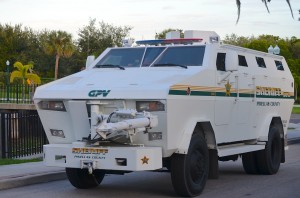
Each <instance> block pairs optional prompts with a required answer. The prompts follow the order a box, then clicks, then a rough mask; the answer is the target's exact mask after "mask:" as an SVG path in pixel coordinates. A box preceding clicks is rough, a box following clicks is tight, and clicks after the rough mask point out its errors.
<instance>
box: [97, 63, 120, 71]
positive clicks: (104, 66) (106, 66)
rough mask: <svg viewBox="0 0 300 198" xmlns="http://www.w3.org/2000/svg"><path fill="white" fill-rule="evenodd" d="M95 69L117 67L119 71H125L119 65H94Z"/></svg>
mask: <svg viewBox="0 0 300 198" xmlns="http://www.w3.org/2000/svg"><path fill="white" fill-rule="evenodd" d="M95 67H96V68H113V67H117V68H119V69H121V70H125V68H124V67H122V66H120V65H113V64H103V65H96V66H95Z"/></svg>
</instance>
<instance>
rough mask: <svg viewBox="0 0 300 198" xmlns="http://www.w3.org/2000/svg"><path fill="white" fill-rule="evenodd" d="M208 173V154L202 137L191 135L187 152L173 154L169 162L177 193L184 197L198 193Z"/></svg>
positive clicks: (197, 134)
mask: <svg viewBox="0 0 300 198" xmlns="http://www.w3.org/2000/svg"><path fill="white" fill-rule="evenodd" d="M208 173H209V155H208V149H207V145H206V141H205V139H204V137H203V136H202V135H201V134H199V133H196V134H194V135H193V136H192V139H191V142H190V146H189V150H188V153H187V154H186V155H183V154H174V155H173V157H172V162H171V178H172V184H173V188H174V190H175V191H176V193H177V194H179V195H181V196H185V197H193V196H197V195H199V194H200V193H201V192H202V191H203V189H204V187H205V184H206V181H207V178H208Z"/></svg>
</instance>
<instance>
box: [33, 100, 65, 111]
mask: <svg viewBox="0 0 300 198" xmlns="http://www.w3.org/2000/svg"><path fill="white" fill-rule="evenodd" d="M38 106H39V108H40V109H43V110H52V111H66V108H65V105H64V103H63V101H40V102H39V103H38Z"/></svg>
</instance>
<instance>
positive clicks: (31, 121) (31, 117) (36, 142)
mask: <svg viewBox="0 0 300 198" xmlns="http://www.w3.org/2000/svg"><path fill="white" fill-rule="evenodd" d="M0 121H1V128H0V141H1V147H0V154H1V158H26V157H29V156H33V155H37V154H41V153H42V152H43V145H44V144H48V140H47V137H46V135H45V131H44V129H43V127H42V124H41V121H40V118H39V116H38V114H37V111H35V110H9V111H8V110H1V111H0Z"/></svg>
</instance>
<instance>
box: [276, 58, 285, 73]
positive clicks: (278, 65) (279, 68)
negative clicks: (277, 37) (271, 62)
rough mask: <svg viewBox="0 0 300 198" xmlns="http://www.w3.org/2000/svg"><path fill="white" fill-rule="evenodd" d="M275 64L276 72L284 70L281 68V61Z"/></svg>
mask: <svg viewBox="0 0 300 198" xmlns="http://www.w3.org/2000/svg"><path fill="white" fill-rule="evenodd" d="M275 64H276V68H277V70H281V71H284V68H283V64H282V62H281V61H277V60H276V61H275Z"/></svg>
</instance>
